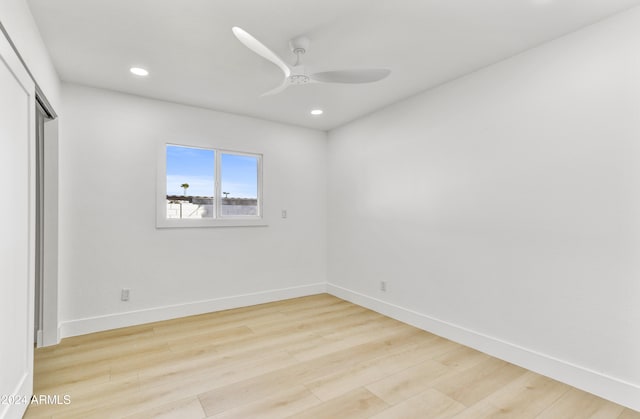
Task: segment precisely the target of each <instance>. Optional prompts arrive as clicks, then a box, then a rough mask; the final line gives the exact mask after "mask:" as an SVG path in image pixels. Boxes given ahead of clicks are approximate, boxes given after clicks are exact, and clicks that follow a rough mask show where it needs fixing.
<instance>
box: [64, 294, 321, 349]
mask: <svg viewBox="0 0 640 419" xmlns="http://www.w3.org/2000/svg"><path fill="white" fill-rule="evenodd" d="M326 290H327V289H326V283H317V284H311V285H303V286H299V287H291V288H281V289H276V290H269V291H262V292H255V293H251V294H242V295H234V296H231V297H223V298H215V299H211V300H204V301H196V302H192V303H185V304H176V305H171V306H164V307H154V308H149V309H144V310H137V311H128V312H124V313H114V314H108V315H105V316H97V317H89V318H84V319H78V320H71V321H66V322H62V323H61V325H60V333H59V336H60V337H61V338H66V337H70V336H78V335H85V334H87V333H93V332H100V331H103V330H110V329H117V328H120V327H127V326H135V325H139V324H144V323H151V322H157V321H162V320H169V319H175V318H179V317H186V316H193V315H196V314H203V313H211V312H214V311H221V310H228V309H232V308H238V307H246V306H251V305H256V304H264V303H269V302H272V301H279V300H286V299H289V298H296V297H304V296H307V295H314V294H321V293H324V292H326Z"/></svg>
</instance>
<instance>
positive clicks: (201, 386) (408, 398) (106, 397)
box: [25, 294, 640, 419]
mask: <svg viewBox="0 0 640 419" xmlns="http://www.w3.org/2000/svg"><path fill="white" fill-rule="evenodd" d="M35 394H36V395H40V394H48V395H59V396H60V400H63V397H64V395H68V396H70V398H71V403H70V404H69V405H31V406H30V407H29V409H28V411H27V414H26V416H25V417H26V418H41V417H53V418H65V419H67V418H93V417H95V418H151V417H162V418H179V419H190V418H205V417H213V418H242V419H246V418H258V417H269V418H285V417H296V418H313V419H316V418H331V419H336V418H339V419H346V418H369V417H373V418H376V419H382V418H393V419H406V418H420V419H425V418H427V419H431V418H449V417H455V418H473V419H475V418H485V417H509V418H518V419H526V418H544V419H565V418H603V419H614V418H619V419H628V418H640V413H638V412H634V411H632V410H630V409H625V408H624V407H622V406H619V405H616V404H614V403H611V402H608V401H605V400H603V399H600V398H598V397H595V396H593V395H590V394H588V393H585V392H582V391H579V390H577V389H575V388H573V387H570V386H567V385H565V384H562V383H559V382H557V381H554V380H552V379H549V378H546V377H543V376H541V375H538V374H535V373H532V372H530V371H527V370H525V369H522V368H519V367H517V366H514V365H512V364H509V363H507V362H504V361H501V360H498V359H496V358H492V357H490V356H488V355H485V354H483V353H481V352H478V351H475V350H472V349H469V348H467V347H464V346H461V345H458V344H456V343H453V342H451V341H448V340H446V339H442V338H440V337H437V336H435V335H432V334H430V333H427V332H424V331H421V330H419V329H416V328H413V327H410V326H408V325H406V324H403V323H400V322H398V321H395V320H392V319H389V318H387V317H384V316H382V315H380V314H377V313H374V312H372V311H370V310H367V309H364V308H362V307H359V306H356V305H353V304H351V303H348V302H346V301H343V300H340V299H338V298H335V297H332V296H329V295H326V294H323V295H317V296H312V297H304V298H297V299H292V300H286V301H280V302H276V303H270V304H263V305H259V306H254V307H246V308H240V309H235V310H228V311H223V312H218V313H212V314H205V315H200V316H193V317H187V318H182V319H176V320H170V321H165V322H159V323H152V324H146V325H141V326H135V327H129V328H124V329H119V330H113V331H107V332H102V333H95V334H91V335H85V336H79V337H74V338H69V339H64V340H63V341H62V343H61V344H60V345H58V346H55V347H50V348H43V349H38V350H37V351H36V359H35Z"/></svg>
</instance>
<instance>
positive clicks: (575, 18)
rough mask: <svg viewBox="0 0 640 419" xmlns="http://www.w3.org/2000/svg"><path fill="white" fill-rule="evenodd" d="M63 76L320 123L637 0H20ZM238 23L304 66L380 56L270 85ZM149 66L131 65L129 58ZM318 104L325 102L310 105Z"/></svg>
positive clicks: (266, 65) (271, 76)
mask: <svg viewBox="0 0 640 419" xmlns="http://www.w3.org/2000/svg"><path fill="white" fill-rule="evenodd" d="M28 3H29V5H30V7H31V10H32V12H33V15H34V17H35V19H36V22H37V23H38V26H39V28H40V31H41V33H42V36H43V38H44V40H45V43H46V45H47V47H48V48H49V51H50V54H51V57H52V59H53V62H54V64H55V66H56V69H57V70H58V73H59V75H60V77H61V78H62V80H65V81H69V82H75V83H80V84H85V85H90V86H97V87H102V88H107V89H112V90H118V91H122V92H127V93H132V94H136V95H141V96H147V97H151V98H157V99H163V100H168V101H172V102H178V103H184V104H189V105H195V106H201V107H205V108H210V109H214V110H220V111H226V112H233V113H239V114H244V115H250V116H254V117H259V118H264V119H269V120H273V121H280V122H285V123H289V124H294V125H301V126H306V127H310V128H317V129H322V130H328V129H331V128H334V127H337V126H340V125H342V124H344V123H346V122H348V121H351V120H353V119H355V118H357V117H359V116H362V115H365V114H367V113H370V112H372V111H374V110H376V109H379V108H381V107H384V106H386V105H389V104H391V103H393V102H396V101H398V100H400V99H403V98H405V97H408V96H411V95H413V94H416V93H418V92H420V91H423V90H426V89H429V88H431V87H434V86H436V85H438V84H441V83H443V82H445V81H447V80H452V79H454V78H456V77H459V76H461V75H463V74H466V73H469V72H472V71H474V70H477V69H479V68H482V67H484V66H487V65H489V64H492V63H495V62H497V61H500V60H503V59H505V58H507V57H509V56H512V55H514V54H517V53H519V52H521V51H524V50H526V49H529V48H532V47H534V46H536V45H539V44H541V43H543V42H546V41H549V40H552V39H554V38H557V37H559V36H561V35H563V34H566V33H569V32H572V31H574V30H576V29H579V28H581V27H584V26H586V25H588V24H591V23H594V22H596V21H598V20H601V19H603V18H605V17H607V16H609V15H612V14H614V13H617V12H620V11H622V10H625V9H628V8H630V7H632V6H635V5H638V4H640V0H322V1H319V0H226V1H225V0H28ZM232 26H240V27H242V28H243V29H245V30H246V31H248V32H249V33H251V34H252V35H254V36H255V37H256V38H258V39H259V40H261V41H262V42H263V43H264V44H266V45H267V46H268V47H269V48H271V49H272V50H273V51H275V52H276V53H277V54H279V55H280V56H281V57H283V58H284V59H285V60H286V61H289V62H291V63H292V59H293V56H292V54H291V53H290V51H289V49H288V46H287V44H288V41H289V39H291V38H293V37H296V36H299V35H306V36H308V37H309V38H311V47H310V48H309V51H308V52H307V54H306V55H305V57H304V58H305V64H306V66H307V67H308V68H310V69H311V70H313V71H323V70H332V69H343V68H347V69H348V68H363V67H386V68H390V69H391V70H392V73H391V75H390V76H389V77H388V78H387V79H385V80H382V81H379V82H377V83H373V84H366V85H341V84H331V85H329V84H312V85H305V86H292V87H290V88H289V89H287V90H286V91H285V92H283V93H282V94H280V95H276V96H268V97H260V95H261V94H262V93H263V92H265V91H267V90H269V89H271V88H273V87H276V86H277V85H278V84H279V83H280V82H281V78H282V72H281V71H280V70H279V69H278V68H277V67H276V66H275V65H273V64H271V63H270V62H268V61H266V60H264V59H262V58H260V57H259V56H257V55H255V54H254V53H252V52H251V51H249V50H248V49H247V48H245V47H244V46H243V45H242V44H241V43H240V42H238V40H237V39H236V38H235V37H234V36H233V34H232V32H231V27H232ZM134 65H137V66H142V67H145V68H147V69H148V70H149V71H150V73H151V74H150V76H149V77H148V78H146V79H143V78H139V77H135V76H132V75H131V74H130V73H129V71H128V70H129V68H130V67H131V66H134ZM314 107H321V108H323V109H324V110H325V114H324V115H323V116H321V117H312V116H310V115H309V111H310V110H311V109H312V108H314Z"/></svg>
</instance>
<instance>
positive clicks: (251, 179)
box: [167, 145, 258, 198]
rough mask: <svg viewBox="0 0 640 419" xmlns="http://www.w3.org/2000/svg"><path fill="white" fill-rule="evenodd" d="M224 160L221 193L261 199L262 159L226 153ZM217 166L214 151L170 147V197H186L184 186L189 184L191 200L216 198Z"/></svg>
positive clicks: (168, 166) (222, 156)
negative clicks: (215, 180)
mask: <svg viewBox="0 0 640 419" xmlns="http://www.w3.org/2000/svg"><path fill="white" fill-rule="evenodd" d="M221 160H222V167H221V169H222V170H221V172H222V173H221V177H222V184H221V187H222V191H221V192H222V193H223V192H229V194H228V197H229V198H232V197H233V198H257V196H258V159H257V158H256V157H251V156H242V155H236V154H225V153H222V155H221ZM214 164H215V152H214V151H213V150H208V149H203V148H195V147H183V146H175V145H167V195H183V194H184V189H183V188H182V187H181V186H180V185H182V184H183V183H188V184H189V188H188V189H187V192H186V195H187V196H207V197H211V196H213V195H214V188H215V186H214V185H215V183H214V175H215V169H214ZM224 196H225V195H222V197H224Z"/></svg>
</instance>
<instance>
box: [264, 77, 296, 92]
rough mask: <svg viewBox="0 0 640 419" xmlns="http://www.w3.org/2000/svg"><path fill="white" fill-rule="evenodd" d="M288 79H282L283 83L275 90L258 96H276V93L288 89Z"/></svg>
mask: <svg viewBox="0 0 640 419" xmlns="http://www.w3.org/2000/svg"><path fill="white" fill-rule="evenodd" d="M289 84H291V83H289V78H286V79H284V81H283V82H282V84H281V85H280V86H278V87H276V88H275V89H271V90H269V91H268V92H265V93H263V94H261V95H260V96H271V95H277V94H278V93H280V92H282V91H283V90H284V89H286V88H287V87H289Z"/></svg>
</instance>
